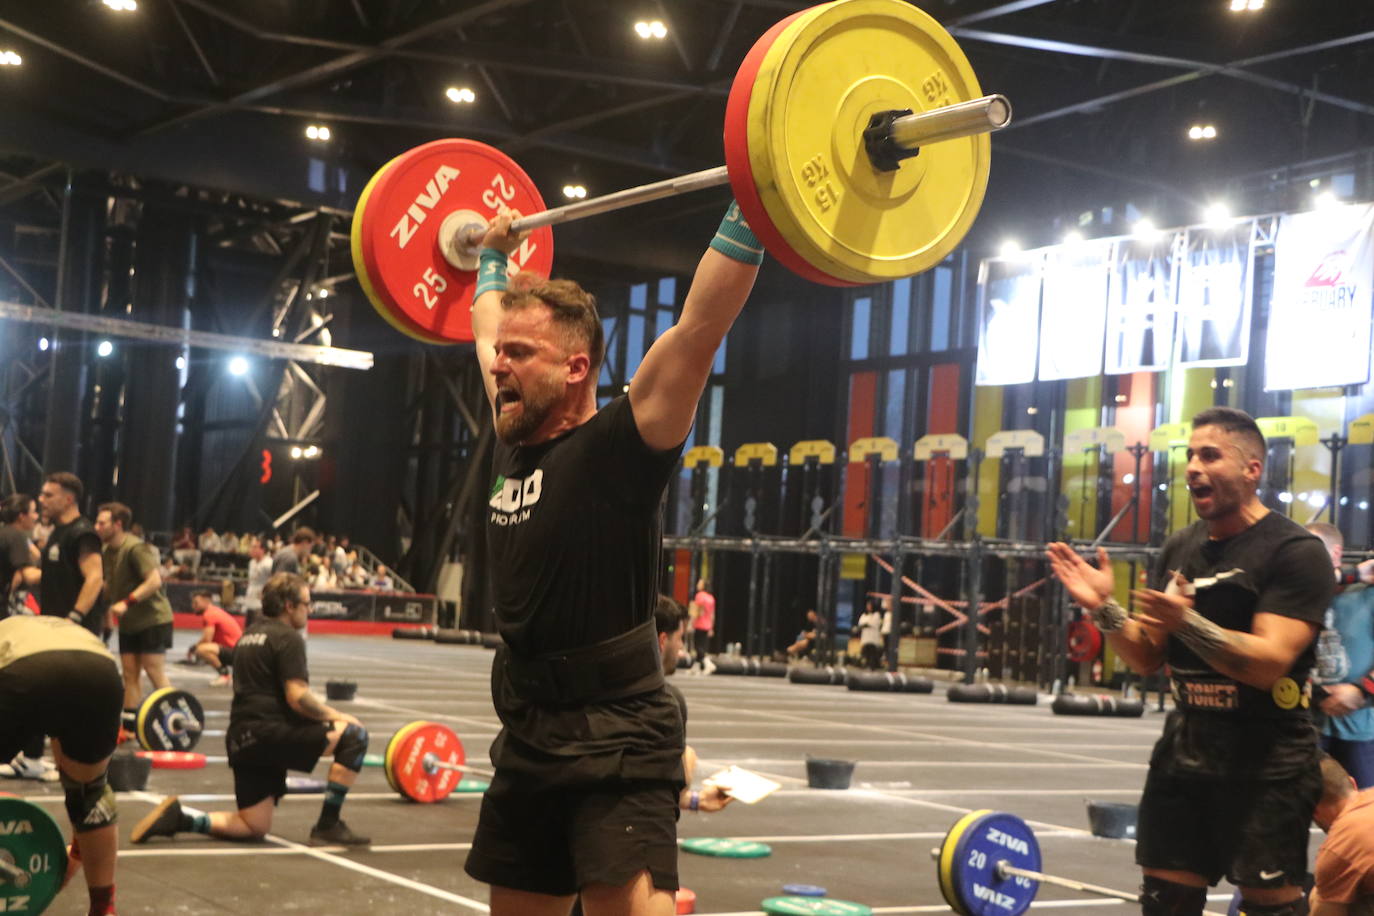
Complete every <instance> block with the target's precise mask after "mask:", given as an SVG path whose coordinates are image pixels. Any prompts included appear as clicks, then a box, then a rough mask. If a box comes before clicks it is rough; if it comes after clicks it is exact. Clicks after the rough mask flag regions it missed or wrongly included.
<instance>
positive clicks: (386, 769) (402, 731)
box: [382, 719, 429, 792]
mask: <svg viewBox="0 0 1374 916" xmlns="http://www.w3.org/2000/svg"><path fill="white" fill-rule="evenodd" d="M428 724H429V723H428V722H426V721H425V720H424V719H419V720H417V721H415V722H410V723H408V724H406V725H402V726H401V727H400V728H398V729H397V730H396V734H394V735H392V736H391V740H390V741H388V742H387V743H386V756H385V758H384V759H383V761H382V772H383V773H385V774H386V781H387V785H389V786H391V790H392V791H393V792H400V791H401V787H400V786H399V785H397V783H396V770H395V768H394V766H393V762H392V761H393V758H394V757H395V755H396V749H397V748H399V747H400V746H401V742H403V741H405V739H406V737H407V736H409V735H410V733H411V732H413V731H415V730H416V729H417V728H423V727H424V726H426V725H428Z"/></svg>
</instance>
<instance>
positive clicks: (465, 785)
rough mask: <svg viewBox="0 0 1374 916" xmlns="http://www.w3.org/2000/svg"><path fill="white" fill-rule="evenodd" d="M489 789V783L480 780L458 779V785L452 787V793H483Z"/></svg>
mask: <svg viewBox="0 0 1374 916" xmlns="http://www.w3.org/2000/svg"><path fill="white" fill-rule="evenodd" d="M490 788H491V783H489V782H483V781H482V780H480V779H460V780H458V785H456V786H454V787H453V791H454V792H485V791H487V790H488V789H490Z"/></svg>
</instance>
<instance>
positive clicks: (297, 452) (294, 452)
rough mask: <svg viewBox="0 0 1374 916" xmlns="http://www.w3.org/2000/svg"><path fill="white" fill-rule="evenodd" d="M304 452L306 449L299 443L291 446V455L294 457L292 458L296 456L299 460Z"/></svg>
mask: <svg viewBox="0 0 1374 916" xmlns="http://www.w3.org/2000/svg"><path fill="white" fill-rule="evenodd" d="M303 453H304V450H303V449H302V448H301V447H300V446H299V445H293V446H291V457H292V458H295V459H297V460H299V459H300V457H301V455H302V454H303Z"/></svg>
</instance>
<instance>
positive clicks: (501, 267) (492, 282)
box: [472, 248, 508, 299]
mask: <svg viewBox="0 0 1374 916" xmlns="http://www.w3.org/2000/svg"><path fill="white" fill-rule="evenodd" d="M507 260H508V258H507V257H506V253H505V252H504V251H498V250H496V249H495V248H483V249H482V252H481V253H480V254H479V255H477V292H475V293H473V295H472V298H473V299H476V298H477V297H478V296H480V295H482V294H483V293H485V292H487V291H489V290H495V291H496V292H498V293H504V292H505V291H506V262H507Z"/></svg>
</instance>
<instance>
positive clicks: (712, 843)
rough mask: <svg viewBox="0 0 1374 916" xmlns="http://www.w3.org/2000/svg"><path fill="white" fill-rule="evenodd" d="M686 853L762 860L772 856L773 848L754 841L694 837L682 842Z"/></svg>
mask: <svg viewBox="0 0 1374 916" xmlns="http://www.w3.org/2000/svg"><path fill="white" fill-rule="evenodd" d="M682 848H683V850H684V851H685V852H692V853H696V854H697V855H699V856H720V857H722V858H726V859H761V858H763V857H764V856H771V855H772V854H773V848H772V847H771V846H769V845H768V844H767V843H756V842H754V841H753V840H731V839H726V838H722V837H709V836H694V837H688V838H687V839H685V840H683V841H682Z"/></svg>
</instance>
